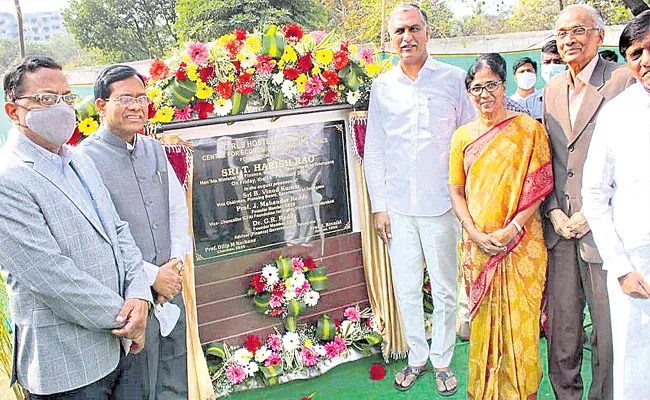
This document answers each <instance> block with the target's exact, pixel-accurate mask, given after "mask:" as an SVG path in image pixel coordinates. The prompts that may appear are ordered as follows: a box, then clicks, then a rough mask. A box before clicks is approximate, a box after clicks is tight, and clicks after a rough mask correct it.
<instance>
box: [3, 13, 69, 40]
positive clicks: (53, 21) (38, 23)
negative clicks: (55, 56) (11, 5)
mask: <svg viewBox="0 0 650 400" xmlns="http://www.w3.org/2000/svg"><path fill="white" fill-rule="evenodd" d="M23 29H24V32H25V41H26V42H44V41H46V40H49V39H51V38H52V37H53V36H55V35H57V34H60V33H64V32H65V28H64V27H63V17H62V16H61V13H59V12H58V11H53V12H38V13H27V14H24V16H23ZM0 38H1V39H16V38H18V22H17V21H16V17H15V16H14V15H13V14H11V13H7V12H4V13H0Z"/></svg>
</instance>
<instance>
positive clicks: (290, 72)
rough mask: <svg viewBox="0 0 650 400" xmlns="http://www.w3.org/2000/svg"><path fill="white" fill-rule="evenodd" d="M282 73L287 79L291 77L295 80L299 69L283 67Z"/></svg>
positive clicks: (298, 74)
mask: <svg viewBox="0 0 650 400" xmlns="http://www.w3.org/2000/svg"><path fill="white" fill-rule="evenodd" d="M282 73H283V74H284V76H285V77H286V78H287V79H291V80H292V81H295V80H296V79H298V76H300V71H298V70H297V69H296V68H291V67H287V68H285V69H284V71H282Z"/></svg>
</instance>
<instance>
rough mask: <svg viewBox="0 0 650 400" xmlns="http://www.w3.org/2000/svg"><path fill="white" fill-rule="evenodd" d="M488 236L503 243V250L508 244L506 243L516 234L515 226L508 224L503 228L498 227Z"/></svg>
mask: <svg viewBox="0 0 650 400" xmlns="http://www.w3.org/2000/svg"><path fill="white" fill-rule="evenodd" d="M490 236H491V237H492V238H493V239H495V240H496V241H497V242H499V243H501V244H503V247H504V250H505V248H506V247H507V246H508V243H510V242H512V240H513V239H514V238H515V236H517V228H515V226H514V225H512V224H510V225H508V226H506V227H505V228H503V229H499V230H497V231H494V232H492V233H490Z"/></svg>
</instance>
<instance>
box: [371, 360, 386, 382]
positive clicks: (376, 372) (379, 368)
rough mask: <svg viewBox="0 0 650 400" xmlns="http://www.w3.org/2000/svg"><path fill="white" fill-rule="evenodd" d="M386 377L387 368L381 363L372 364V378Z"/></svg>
mask: <svg viewBox="0 0 650 400" xmlns="http://www.w3.org/2000/svg"><path fill="white" fill-rule="evenodd" d="M385 377H386V368H384V366H383V365H381V364H372V365H371V366H370V379H372V380H373V381H380V380H382V379H384V378H385Z"/></svg>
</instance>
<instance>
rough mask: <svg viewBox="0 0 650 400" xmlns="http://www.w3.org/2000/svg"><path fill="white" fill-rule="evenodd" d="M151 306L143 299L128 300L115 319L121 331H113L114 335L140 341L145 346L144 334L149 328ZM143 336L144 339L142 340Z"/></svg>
mask: <svg viewBox="0 0 650 400" xmlns="http://www.w3.org/2000/svg"><path fill="white" fill-rule="evenodd" d="M148 311H149V305H148V304H147V301H145V300H141V299H128V300H126V301H125V302H124V306H122V309H121V310H120V312H119V314H117V317H116V318H115V321H117V323H118V324H120V325H122V327H121V328H120V329H113V331H112V333H113V335H117V336H121V337H125V338H127V339H133V340H134V341H135V340H136V339H137V340H140V341H142V343H143V344H144V332H145V328H146V327H147V314H148ZM140 336H142V339H141V338H140Z"/></svg>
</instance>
